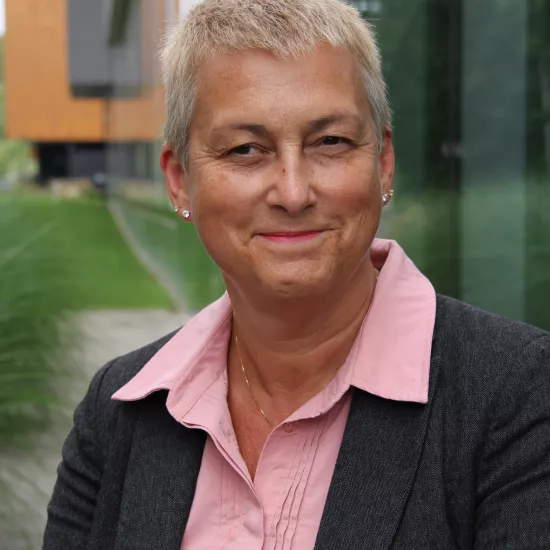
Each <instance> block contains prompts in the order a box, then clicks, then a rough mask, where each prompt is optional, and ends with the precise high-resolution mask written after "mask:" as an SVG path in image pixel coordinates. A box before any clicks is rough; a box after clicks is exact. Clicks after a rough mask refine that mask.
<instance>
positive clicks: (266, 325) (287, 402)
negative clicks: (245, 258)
mask: <svg viewBox="0 0 550 550" xmlns="http://www.w3.org/2000/svg"><path fill="white" fill-rule="evenodd" d="M375 284H376V271H375V269H374V267H373V266H372V264H371V263H370V261H369V262H367V263H365V265H363V266H361V268H360V269H359V270H357V272H356V273H355V274H354V276H353V277H352V278H351V280H350V281H348V282H347V284H341V285H339V286H338V288H335V289H332V290H331V292H328V293H327V295H326V296H315V297H311V298H309V299H306V298H301V299H299V300H283V301H281V300H280V299H279V300H274V301H273V302H272V303H271V302H270V301H269V300H265V299H254V297H250V296H249V295H248V294H246V295H244V294H243V293H241V292H239V291H238V290H237V289H235V288H231V285H228V291H229V295H230V297H231V301H232V304H233V311H234V322H235V324H236V326H237V327H238V337H239V343H240V351H241V356H242V360H243V364H244V366H245V369H246V374H247V376H248V378H249V380H250V384H251V386H252V387H253V388H254V393H255V394H256V397H257V398H258V399H260V400H261V401H262V402H263V403H265V402H266V401H272V402H273V403H272V406H271V410H272V413H273V414H280V416H281V417H282V418H285V417H286V416H288V414H289V411H292V410H293V409H294V410H295V409H296V408H298V407H299V406H300V405H301V404H303V403H305V402H306V401H308V400H309V399H310V398H311V397H313V395H315V394H317V393H318V392H319V391H321V389H323V388H324V387H325V386H326V385H327V384H328V383H329V382H330V380H332V378H333V377H334V376H335V375H336V372H337V371H338V369H339V367H340V366H341V365H342V364H343V362H344V361H345V359H346V357H347V355H348V354H349V351H350V349H351V347H352V345H353V342H354V341H355V338H356V336H357V333H358V331H359V329H360V327H361V324H362V322H363V319H364V317H365V315H366V313H367V311H368V308H369V306H370V302H371V299H372V294H373V291H374V287H375ZM234 344H235V342H234V338H233V339H232V346H231V349H230V362H229V364H230V371H231V370H233V373H234V374H235V378H236V379H239V377H242V373H240V372H238V371H239V370H240V361H239V358H238V357H237V350H236V349H234V348H235V346H234ZM232 364H233V365H234V368H233V369H231V365H232ZM277 402H278V403H277Z"/></svg>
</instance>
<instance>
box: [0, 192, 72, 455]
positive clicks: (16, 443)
mask: <svg viewBox="0 0 550 550" xmlns="http://www.w3.org/2000/svg"><path fill="white" fill-rule="evenodd" d="M54 228H55V222H52V221H49V222H44V223H34V224H28V223H26V220H25V213H24V211H23V210H22V209H20V208H18V205H17V204H14V203H11V202H10V203H8V202H7V201H5V200H2V201H0V441H1V442H2V450H3V451H6V450H7V449H9V448H13V447H20V446H21V445H24V444H27V443H28V442H29V441H31V435H32V434H33V433H35V432H36V431H37V430H40V429H41V428H42V427H43V426H44V425H45V424H46V423H47V422H48V418H49V413H50V412H51V411H52V406H54V405H55V404H56V397H55V388H54V385H53V384H54V381H55V379H56V377H58V376H60V374H61V371H62V367H61V365H62V354H63V351H64V350H65V349H66V339H67V338H68V336H69V333H68V332H67V330H68V327H69V326H70V324H68V323H63V320H64V319H65V318H66V316H67V315H68V314H69V312H70V307H69V304H70V301H71V300H70V297H69V296H68V295H67V293H66V292H65V289H64V288H63V284H62V282H63V280H64V275H65V270H66V264H67V261H68V258H63V257H62V255H61V254H59V251H58V250H56V249H55V248H54V247H52V246H50V244H51V241H50V240H49V237H50V235H51V233H52V231H53V230H54ZM60 296H62V297H63V299H62V300H60V299H59V297H60Z"/></svg>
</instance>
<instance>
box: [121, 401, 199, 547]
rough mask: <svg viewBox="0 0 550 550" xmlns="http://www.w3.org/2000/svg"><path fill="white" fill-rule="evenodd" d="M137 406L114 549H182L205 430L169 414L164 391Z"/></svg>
mask: <svg viewBox="0 0 550 550" xmlns="http://www.w3.org/2000/svg"><path fill="white" fill-rule="evenodd" d="M139 406H140V413H139V415H138V418H137V420H136V425H135V432H134V435H133V442H132V449H131V451H130V458H129V461H128V466H127V470H126V477H125V481H124V492H123V497H122V503H121V509H120V517H119V523H118V529H117V536H116V543H115V550H150V549H151V548H162V550H180V548H181V543H182V539H183V534H184V531H185V527H186V525H187V520H188V518H189V512H190V511H191V504H192V502H193V496H194V494H195V487H196V483H197V477H198V474H199V469H200V465H201V460H202V453H203V450H204V444H205V441H206V435H205V434H204V433H203V432H201V431H199V430H191V429H188V428H185V427H184V426H182V425H181V424H179V423H178V422H176V420H174V418H172V416H170V414H169V413H168V411H167V409H166V394H165V393H164V392H160V393H157V394H154V395H152V396H150V397H148V398H146V399H145V400H144V401H143V402H141V403H139Z"/></svg>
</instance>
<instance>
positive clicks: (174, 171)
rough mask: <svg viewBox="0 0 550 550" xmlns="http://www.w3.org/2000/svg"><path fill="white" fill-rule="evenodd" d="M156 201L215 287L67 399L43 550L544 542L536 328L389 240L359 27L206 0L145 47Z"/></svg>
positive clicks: (380, 88) (268, 1)
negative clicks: (157, 158)
mask: <svg viewBox="0 0 550 550" xmlns="http://www.w3.org/2000/svg"><path fill="white" fill-rule="evenodd" d="M162 60H163V65H164V76H165V84H166V98H167V124H166V132H165V138H166V145H165V146H164V149H163V151H162V155H161V166H162V169H163V172H164V175H165V179H166V185H167V189H168V193H169V196H170V199H171V200H172V202H173V204H174V207H175V210H176V212H177V213H178V215H179V216H180V217H181V219H182V220H183V221H186V222H193V223H194V224H195V226H196V229H197V232H198V234H199V236H200V238H201V240H202V242H203V244H204V246H205V248H206V249H207V251H208V252H209V254H210V255H211V257H212V258H213V259H214V261H215V262H216V263H217V264H218V266H219V267H220V269H221V271H222V273H223V276H224V279H225V282H226V285H227V295H225V296H224V297H222V298H221V299H220V300H219V301H217V302H216V303H214V304H212V305H210V306H209V307H207V308H206V309H205V310H203V311H202V312H200V313H199V314H198V315H197V316H196V317H194V318H193V319H192V320H191V321H190V322H189V324H188V325H186V326H185V327H184V328H182V329H181V330H180V331H179V332H177V333H176V334H173V335H170V336H167V337H166V338H164V339H163V340H161V341H159V342H156V343H154V344H151V345H148V346H146V347H144V348H142V349H140V350H138V351H136V352H134V353H131V354H129V355H127V356H125V357H121V358H118V359H115V360H114V361H112V362H111V363H109V364H108V365H107V366H105V367H104V368H103V369H102V370H101V371H99V373H98V374H97V375H96V376H95V378H94V380H93V381H92V383H91V386H90V389H89V392H88V394H87V395H86V397H85V398H84V400H83V402H82V403H81V405H80V406H79V407H78V409H77V411H76V413H75V426H74V429H73V430H72V432H71V433H70V435H69V436H68V439H67V441H66V443H65V447H64V451H63V462H62V464H61V466H60V468H59V479H58V482H57V485H56V488H55V491H54V495H53V498H52V501H51V504H50V506H49V521H48V526H47V529H46V534H45V542H44V548H45V549H46V550H59V549H63V550H72V549H77V548H79V549H81V548H82V549H84V548H86V549H88V550H91V549H94V550H96V549H97V550H99V549H101V550H108V549H117V550H120V549H128V550H130V549H132V550H136V549H150V548H151V549H152V548H155V549H156V548H159V549H163V550H178V549H180V548H183V549H184V550H195V549H200V550H202V549H216V548H227V549H248V548H258V549H260V548H262V549H269V550H271V549H293V550H308V549H313V548H315V549H317V550H335V549H346V550H353V549H357V550H358V549H366V548H369V549H370V548H376V549H384V548H394V549H413V548H414V549H422V548H438V549H446V548H449V549H451V548H461V549H463V548H476V549H478V548H513V549H516V550H517V549H525V550H527V549H529V550H533V549H534V548H550V513H549V505H550V336H549V335H548V334H546V333H543V332H542V331H539V330H537V329H534V328H532V327H528V326H526V325H522V324H519V323H515V322H513V321H509V320H505V319H502V318H499V317H496V316H493V315H491V314H488V313H484V312H482V311H478V310H476V309H473V308H471V307H469V306H467V305H464V304H462V303H459V302H456V301H454V300H451V299H449V298H445V297H442V296H436V295H435V292H434V290H433V288H432V285H431V284H430V282H429V281H428V280H427V279H426V278H425V277H424V276H423V275H422V274H421V273H420V272H419V271H418V270H417V269H416V268H415V266H414V265H413V264H412V263H411V261H410V260H409V259H408V258H407V257H406V256H405V254H404V252H403V250H402V249H401V248H400V247H399V245H397V244H396V243H395V242H390V241H382V240H376V239H375V234H376V231H377V228H378V225H379V221H380V215H381V211H382V208H383V206H384V205H385V204H387V203H388V202H389V200H390V199H391V197H392V194H393V193H392V177H393V171H394V152H393V148H392V131H391V121H390V110H389V107H388V103H387V100H386V93H385V85H384V81H383V79H382V76H381V71H380V62H379V54H378V49H377V47H376V44H375V41H374V38H373V35H372V32H371V30H370V28H369V27H368V26H366V25H365V24H364V23H363V21H362V20H361V18H360V16H359V14H358V12H357V11H356V10H355V9H353V8H351V7H349V6H347V5H346V4H344V3H343V2H341V1H339V0H285V1H284V2H282V1H280V0H206V1H205V2H203V3H202V4H199V5H198V6H196V7H195V8H194V9H193V10H192V11H191V12H190V14H189V15H188V18H187V19H186V20H185V21H182V22H181V23H180V25H179V26H178V27H177V28H176V29H175V30H174V32H173V34H172V35H171V36H170V37H169V39H168V41H167V44H166V46H165V49H164V51H163V56H162Z"/></svg>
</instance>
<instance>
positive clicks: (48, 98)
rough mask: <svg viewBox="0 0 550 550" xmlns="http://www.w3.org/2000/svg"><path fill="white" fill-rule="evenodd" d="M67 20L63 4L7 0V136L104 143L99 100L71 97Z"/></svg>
mask: <svg viewBox="0 0 550 550" xmlns="http://www.w3.org/2000/svg"><path fill="white" fill-rule="evenodd" d="M90 1H93V0H90ZM66 19H67V6H66V0H41V1H37V0H6V37H5V64H4V66H5V85H6V129H7V135H8V137H11V138H20V139H27V140H32V141H102V140H104V139H105V128H104V126H105V124H104V116H105V104H104V102H103V101H102V100H98V99H75V98H74V97H72V95H71V91H70V87H69V75H68V53H67V32H68V30H67V21H66Z"/></svg>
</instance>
